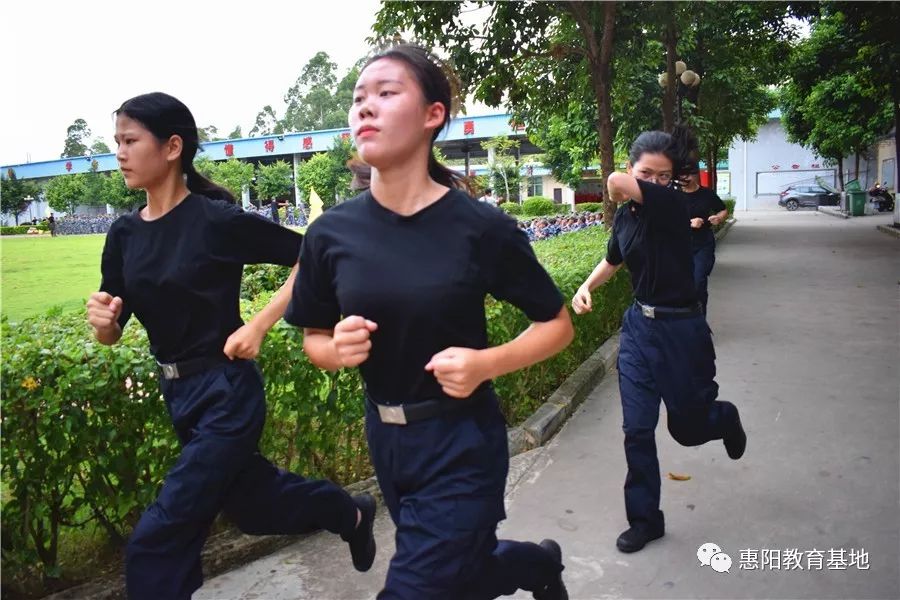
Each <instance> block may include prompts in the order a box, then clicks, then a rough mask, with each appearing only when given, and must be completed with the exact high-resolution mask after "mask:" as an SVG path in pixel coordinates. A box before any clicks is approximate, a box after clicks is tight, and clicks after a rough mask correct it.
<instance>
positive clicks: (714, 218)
mask: <svg viewBox="0 0 900 600" xmlns="http://www.w3.org/2000/svg"><path fill="white" fill-rule="evenodd" d="M709 222H710V223H712V224H713V225H718V224H719V223H721V222H722V217H720V216H719V215H713V216H711V217H710V218H709Z"/></svg>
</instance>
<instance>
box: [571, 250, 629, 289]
mask: <svg viewBox="0 0 900 600" xmlns="http://www.w3.org/2000/svg"><path fill="white" fill-rule="evenodd" d="M621 266H622V265H621V264H618V265H613V264H610V263H608V262H607V261H606V259H605V258H604V259H603V260H601V261H600V263H599V264H598V265H597V266H596V267H594V270H593V271H591V274H590V275H588V278H587V279H585V280H584V283H583V284H581V285H582V287H584V286H587V289H588V291H589V292H593V291H594V290H596V289H597V288H598V287H600V286H601V285H603V284H604V283H606V282H607V281H609V280H610V279H611V278H612V276H613V275H615V274H616V271H618V270H619V268H620V267H621Z"/></svg>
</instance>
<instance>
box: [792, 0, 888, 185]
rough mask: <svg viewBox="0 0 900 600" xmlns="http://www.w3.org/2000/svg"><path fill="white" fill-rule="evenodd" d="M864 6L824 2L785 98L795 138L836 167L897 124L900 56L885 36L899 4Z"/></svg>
mask: <svg viewBox="0 0 900 600" xmlns="http://www.w3.org/2000/svg"><path fill="white" fill-rule="evenodd" d="M862 4H864V5H867V6H856V5H855V4H854V3H828V4H822V5H821V14H820V15H819V16H818V18H817V19H815V20H814V21H813V24H812V27H811V32H810V36H809V38H807V39H805V40H803V41H802V42H801V43H800V44H798V45H797V47H796V48H795V50H794V52H793V54H792V55H791V58H790V62H789V71H790V75H791V80H790V81H789V82H788V83H787V84H786V85H784V86H783V87H782V89H781V94H780V102H781V108H782V122H783V123H784V126H785V130H786V131H787V133H788V139H790V140H791V141H792V142H795V143H799V144H802V145H804V146H807V147H809V148H811V149H812V150H813V151H814V152H816V153H817V154H818V155H819V156H822V157H823V158H828V159H831V160H833V161H835V162H840V161H841V159H842V158H843V157H844V156H848V155H851V154H859V153H863V152H865V151H866V150H867V149H868V147H869V146H871V145H872V144H873V143H874V141H875V140H876V139H877V138H878V137H880V136H881V135H883V134H886V133H888V131H889V130H890V129H891V126H892V125H894V126H896V125H897V123H896V122H895V114H896V113H895V106H896V103H898V102H900V90H898V89H897V86H896V73H897V70H896V69H898V68H900V51H898V50H897V44H896V41H885V36H884V31H886V30H890V29H891V27H892V26H891V23H893V24H894V26H898V25H900V10H898V7H897V6H896V5H894V3H881V2H873V3H862ZM873 50H874V51H875V52H877V53H878V55H877V56H876V54H874V53H873ZM890 65H893V68H894V70H893V71H890V68H891V66H890ZM892 82H893V85H892ZM842 172H843V170H842V169H841V173H842Z"/></svg>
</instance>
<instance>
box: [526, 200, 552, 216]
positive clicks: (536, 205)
mask: <svg viewBox="0 0 900 600" xmlns="http://www.w3.org/2000/svg"><path fill="white" fill-rule="evenodd" d="M556 208H557V206H556V203H555V202H553V200H551V199H550V198H544V197H543V196H532V197H531V198H528V199H527V200H525V201H524V202H522V214H524V215H527V216H529V217H541V216H544V215H554V214H556Z"/></svg>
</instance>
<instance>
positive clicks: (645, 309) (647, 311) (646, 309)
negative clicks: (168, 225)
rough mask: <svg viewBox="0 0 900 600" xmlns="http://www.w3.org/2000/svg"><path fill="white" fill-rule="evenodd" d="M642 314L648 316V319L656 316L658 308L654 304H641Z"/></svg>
mask: <svg viewBox="0 0 900 600" xmlns="http://www.w3.org/2000/svg"><path fill="white" fill-rule="evenodd" d="M641 314H642V315H644V316H645V317H647V318H648V319H655V318H656V310H655V309H654V308H653V307H652V306H645V305H643V304H641Z"/></svg>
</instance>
